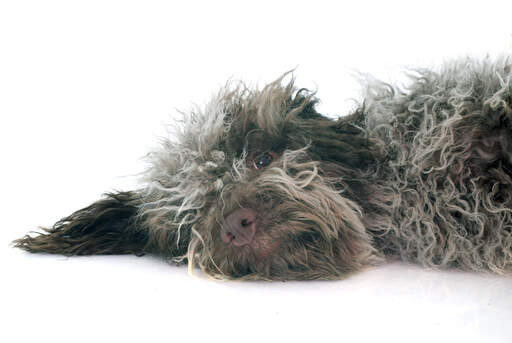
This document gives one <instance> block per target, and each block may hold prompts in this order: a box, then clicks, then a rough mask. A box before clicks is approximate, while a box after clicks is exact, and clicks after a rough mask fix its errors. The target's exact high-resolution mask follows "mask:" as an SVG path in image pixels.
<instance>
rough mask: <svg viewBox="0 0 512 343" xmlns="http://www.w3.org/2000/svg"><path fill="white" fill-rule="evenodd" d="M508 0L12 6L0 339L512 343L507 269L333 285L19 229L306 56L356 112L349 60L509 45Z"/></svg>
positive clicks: (6, 24) (49, 215) (394, 61)
mask: <svg viewBox="0 0 512 343" xmlns="http://www.w3.org/2000/svg"><path fill="white" fill-rule="evenodd" d="M510 13H512V5H510V2H507V1H500V2H493V1H486V2H481V1H478V2H471V1H463V2H462V1H461V2H455V1H453V2H452V1H450V2H447V1H442V2H436V1H430V2H428V3H427V2H425V3H424V4H423V5H422V4H420V3H418V2H411V1H407V2H406V1H404V2H389V1H380V2H369V1H358V2H357V5H337V6H336V5H334V2H332V4H330V3H327V2H322V1H318V2H314V3H313V2H312V1H309V2H304V3H302V2H299V1H293V2H291V1H281V2H277V1H276V2H273V1H258V2H255V1H254V2H242V1H236V2H235V1H233V2H226V1H209V2H196V1H187V2H179V5H177V4H174V3H172V2H170V1H140V2H137V1H105V0H102V1H87V2H82V3H81V4H78V3H77V2H72V1H22V0H17V1H2V2H0V119H1V122H0V152H1V155H0V156H2V167H1V168H0V173H1V178H0V182H1V184H0V187H1V188H0V189H1V192H2V193H1V194H2V196H1V197H0V208H1V209H2V223H3V224H2V230H0V238H1V241H0V242H1V246H0V254H1V255H0V258H1V261H2V271H3V273H2V274H3V281H2V282H1V283H0V290H1V292H0V294H1V299H0V300H1V302H0V304H1V306H0V311H1V314H2V316H3V319H2V321H1V324H0V341H1V342H29V341H37V342H91V341H94V342H107V341H110V342H141V341H144V342H153V341H164V342H166V341H172V342H174V341H187V342H188V341H191V342H196V341H223V342H234V341H237V342H238V341H249V342H274V341H286V342H288V341H290V342H296V341H308V342H309V341H313V342H317V341H318V342H331V341H348V342H370V341H372V342H373V341H379V342H433V341H435V342H511V341H512V333H511V329H510V325H509V323H510V319H511V318H512V278H505V277H497V276H492V275H477V274H470V273H463V272H453V271H451V272H447V271H443V272H438V271H428V270H424V269H422V268H419V267H416V266H411V265H406V264H402V263H393V264H390V265H386V266H383V267H379V268H373V269H370V270H367V271H364V272H362V273H359V274H357V275H355V276H353V277H351V278H349V279H347V280H343V281H337V282H288V283H264V282H257V283H240V282H214V281H210V280H207V279H205V278H203V277H200V276H199V277H191V276H189V275H187V272H186V268H183V267H174V266H168V265H167V264H166V263H165V262H163V261H160V260H157V259H154V258H151V257H142V258H137V257H131V256H121V257H115V256H114V257H82V258H65V257H61V256H45V255H30V254H26V253H23V252H21V251H16V250H14V249H11V248H9V247H8V242H10V241H11V240H12V239H14V238H17V237H19V236H21V235H23V234H24V233H25V232H27V231H28V230H32V229H35V228H36V227H37V226H38V225H51V224H52V223H53V222H55V221H56V220H58V219H60V218H61V217H62V216H65V215H68V214H70V213H71V212H72V211H74V210H76V209H78V208H81V207H84V206H86V205H88V204H89V203H90V202H92V201H94V200H96V199H97V198H98V197H99V195H100V194H101V193H103V192H105V191H109V190H112V189H125V190H128V189H130V188H131V187H134V185H135V181H134V178H133V177H131V176H130V175H134V174H136V173H139V172H140V171H142V169H143V167H144V166H143V164H142V162H141V161H140V160H138V158H140V157H142V156H143V155H144V154H145V152H146V151H147V149H148V148H149V147H151V146H153V145H154V144H155V142H156V140H157V136H159V135H162V134H163V133H164V130H163V126H162V124H163V123H166V122H169V116H170V115H171V116H172V115H174V114H175V113H176V112H175V110H174V108H179V109H185V110H186V109H187V108H188V107H189V105H190V103H191V102H196V103H202V102H205V101H206V100H208V98H209V97H210V95H211V94H212V93H214V92H215V91H216V89H217V88H218V87H219V86H221V85H222V84H224V82H225V81H226V80H227V79H228V78H230V77H233V78H243V79H244V80H247V81H249V82H253V83H259V84H263V83H266V82H268V81H271V80H273V79H275V78H276V77H278V76H279V75H280V74H281V73H283V72H284V71H287V70H289V69H291V68H294V67H297V66H298V69H297V71H296V75H297V79H298V81H297V84H298V85H299V86H304V87H309V88H318V96H319V97H320V99H322V103H321V104H320V107H319V110H320V111H322V112H324V113H328V114H331V115H339V114H345V113H347V111H348V110H349V109H350V108H351V106H352V103H351V102H350V101H347V99H350V98H353V97H357V94H358V93H357V90H358V88H357V83H356V81H354V80H353V79H352V78H350V76H349V75H350V74H351V73H352V70H353V69H358V70H361V71H364V72H369V73H371V74H374V75H377V76H378V77H381V78H384V79H385V80H403V78H402V77H401V75H400V74H399V73H398V71H399V69H400V67H401V66H414V65H421V66H425V65H433V64H435V63H437V62H439V61H441V60H443V59H445V58H449V57H453V56H457V55H464V54H466V53H472V54H477V55H484V54H486V53H490V54H491V55H493V54H496V53H497V52H506V53H511V52H512V46H511V43H512V36H511V35H512V26H511V25H510V23H511V20H510Z"/></svg>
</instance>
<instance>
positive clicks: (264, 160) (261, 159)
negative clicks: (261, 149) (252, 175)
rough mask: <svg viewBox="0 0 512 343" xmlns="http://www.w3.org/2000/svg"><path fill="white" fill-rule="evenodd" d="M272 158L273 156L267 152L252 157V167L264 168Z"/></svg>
mask: <svg viewBox="0 0 512 343" xmlns="http://www.w3.org/2000/svg"><path fill="white" fill-rule="evenodd" d="M273 160H274V158H273V157H272V155H271V154H270V153H268V152H267V153H265V154H261V155H259V156H258V157H256V158H255V159H254V161H253V162H254V168H256V169H261V168H265V167H266V166H268V165H269V164H270V163H272V161H273Z"/></svg>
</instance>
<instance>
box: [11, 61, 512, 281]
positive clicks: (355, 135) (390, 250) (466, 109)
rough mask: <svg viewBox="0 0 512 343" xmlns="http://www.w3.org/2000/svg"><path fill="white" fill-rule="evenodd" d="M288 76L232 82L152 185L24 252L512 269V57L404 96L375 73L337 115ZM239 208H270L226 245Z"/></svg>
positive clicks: (338, 270)
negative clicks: (319, 107) (398, 261)
mask: <svg viewBox="0 0 512 343" xmlns="http://www.w3.org/2000/svg"><path fill="white" fill-rule="evenodd" d="M287 75H288V73H287V74H285V75H283V76H282V77H281V78H279V79H277V80H276V81H274V82H272V83H271V84H269V85H267V86H265V87H264V88H263V89H260V90H258V89H251V88H249V87H247V86H245V85H244V84H243V83H234V84H233V83H230V84H228V85H226V87H225V88H224V89H222V90H221V91H220V92H219V93H218V94H217V96H215V97H214V99H213V100H212V101H211V102H210V103H208V104H207V105H206V106H204V108H194V109H193V110H192V111H190V113H188V114H184V119H183V122H181V123H178V124H177V125H176V128H175V132H173V135H172V136H173V137H172V138H169V139H165V140H164V141H163V142H162V144H161V146H160V147H159V148H158V149H156V150H155V151H153V152H152V153H151V154H149V157H148V164H149V168H148V169H147V171H146V173H145V175H144V187H142V188H141V189H138V190H135V191H132V192H119V193H113V194H109V195H107V198H106V199H103V200H100V201H98V202H96V203H94V204H92V205H91V206H90V207H88V208H85V209H82V210H79V211H77V212H76V213H74V214H72V215H71V216H69V217H67V218H64V219H63V220H61V221H59V222H58V223H57V224H55V225H54V226H53V227H52V228H50V229H47V230H46V232H44V233H42V234H39V235H36V236H25V237H23V238H21V239H19V240H17V241H15V246H17V247H19V248H22V249H25V250H27V251H30V252H49V253H62V254H67V255H75V254H105V253H107V254H117V253H135V254H142V253H153V254H159V255H161V256H164V257H165V258H167V259H170V260H173V261H175V262H178V263H188V265H189V268H190V269H193V268H194V267H198V268H200V269H201V270H202V271H203V272H205V273H206V274H208V275H210V276H212V277H215V278H221V279H225V278H229V279H234V278H237V279H266V280H288V279H338V278H343V277H345V276H347V275H349V274H350V273H353V272H355V271H358V270H361V269H362V268H364V266H367V265H371V264H378V263H381V262H383V261H385V260H386V259H389V258H398V257H400V258H402V259H404V260H408V261H415V262H418V263H420V264H423V265H425V266H428V267H442V268H446V267H458V268H462V269H466V270H474V271H492V272H495V273H500V274H506V273H510V272H511V270H512V217H511V216H512V182H511V181H512V180H511V178H512V152H511V151H512V150H511V145H512V122H511V120H512V109H511V105H512V83H511V80H510V79H511V75H512V73H511V65H510V64H509V62H508V60H507V59H499V60H496V61H491V60H490V59H486V60H483V61H477V60H473V59H464V60H456V61H452V62H449V63H446V64H445V65H444V66H443V67H442V68H440V69H439V70H437V71H436V70H430V69H419V70H416V71H414V72H413V73H412V74H411V75H410V78H411V81H412V82H411V84H410V85H409V86H408V87H406V88H404V89H400V88H397V87H393V86H390V85H387V84H385V83H382V82H379V81H377V80H373V79H371V78H369V77H368V82H367V87H366V92H365V96H364V99H365V100H364V103H363V104H360V105H359V106H358V108H357V109H356V110H355V111H354V112H353V113H352V114H350V115H348V116H346V117H342V118H339V119H337V120H331V119H329V118H327V117H325V116H323V115H321V114H319V113H318V112H317V111H316V109H315V104H316V103H317V99H316V98H315V95H314V94H313V93H311V92H309V91H307V90H305V89H299V90H297V89H296V88H295V86H294V80H293V78H292V79H291V80H290V81H289V82H288V83H284V81H283V79H284V78H285V77H286V76H287ZM262 154H264V155H266V156H267V158H270V157H271V163H270V164H269V165H266V166H264V167H262V168H258V167H257V165H256V164H257V163H256V161H257V159H258V157H259V156H261V155H262ZM269 156H270V157H269ZM238 209H251V211H253V212H254V213H256V214H257V215H256V218H257V223H258V229H257V230H256V232H255V236H254V238H253V239H252V240H250V242H249V243H248V244H244V245H243V246H235V245H233V244H229V243H226V242H225V241H223V240H222V239H221V232H222V230H225V228H226V227H227V226H229V224H228V223H227V220H226V218H227V217H228V216H229V215H230V214H232V213H235V212H236V211H237V210H238Z"/></svg>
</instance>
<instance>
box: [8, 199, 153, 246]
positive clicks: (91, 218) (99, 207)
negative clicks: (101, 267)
mask: <svg viewBox="0 0 512 343" xmlns="http://www.w3.org/2000/svg"><path fill="white" fill-rule="evenodd" d="M139 201H140V200H139V196H138V194H137V193H136V192H117V193H109V194H106V197H105V198H104V199H102V200H99V201H97V202H95V203H93V204H92V205H90V206H88V207H85V208H83V209H81V210H78V211H76V212H74V213H73V214H71V215H70V216H68V217H66V218H63V219H61V220H59V221H58V222H57V223H55V225H53V226H52V227H50V228H43V230H44V232H43V233H38V234H37V235H35V236H29V235H26V236H24V237H22V238H20V239H18V240H15V241H14V242H13V243H14V246H15V247H17V248H20V249H23V250H26V251H29V252H46V253H52V254H64V255H93V254H137V255H140V254H143V253H144V248H145V245H146V243H147V240H148V238H147V231H146V230H145V229H144V228H143V227H140V226H139V225H138V221H137V217H136V215H137V204H138V203H139Z"/></svg>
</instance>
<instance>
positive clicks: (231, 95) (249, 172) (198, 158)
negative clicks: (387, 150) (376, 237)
mask: <svg viewBox="0 0 512 343" xmlns="http://www.w3.org/2000/svg"><path fill="white" fill-rule="evenodd" d="M283 77H284V76H283ZM315 103H316V99H315V98H314V96H313V94H312V93H311V92H309V91H307V90H304V89H302V90H296V89H295V88H294V85H293V79H292V80H291V81H290V82H289V83H287V84H285V85H283V80H282V78H280V79H278V80H276V81H275V82H273V83H271V84H269V85H267V86H266V87H264V88H263V89H261V90H251V89H249V88H247V87H246V86H245V85H243V84H236V85H234V86H233V85H228V86H227V87H226V88H225V89H223V90H222V91H221V92H220V93H219V94H218V96H216V97H215V98H214V99H213V101H211V102H210V103H209V104H208V105H207V106H206V107H205V108H203V109H199V108H196V109H195V110H193V111H191V113H188V114H186V115H185V116H184V117H185V118H184V121H183V122H182V123H181V124H180V125H178V126H177V129H176V130H175V132H173V134H172V136H173V137H172V138H171V139H167V140H165V141H164V142H163V144H162V146H161V148H160V149H158V150H157V151H155V152H153V153H151V154H150V155H149V160H150V167H149V169H148V171H147V174H146V180H145V181H146V182H147V188H146V189H145V192H144V194H143V197H144V199H145V200H144V203H143V204H142V205H140V207H139V220H140V221H141V222H142V223H143V225H144V226H145V227H147V228H148V230H149V231H148V243H147V247H148V249H149V250H153V251H158V252H160V253H161V254H164V255H167V256H169V257H171V258H172V259H174V260H176V261H187V262H188V263H189V266H190V267H191V268H193V267H194V266H199V267H200V268H201V269H202V270H203V271H204V272H206V273H207V274H209V275H212V276H214V277H218V278H245V279H312V278H340V277H341V276H343V275H346V274H348V273H350V272H351V271H354V270H356V269H358V268H360V267H361V266H362V265H365V264H368V263H370V262H371V261H372V260H374V259H375V258H376V256H375V255H376V254H375V249H374V247H373V246H372V241H371V237H370V236H369V234H368V233H367V231H366V229H365V224H364V220H363V214H362V211H363V208H362V205H361V204H359V203H358V202H359V201H360V200H361V199H365V198H366V197H369V196H371V195H369V194H364V193H365V192H368V191H369V189H368V188H365V182H364V180H363V178H364V175H368V173H369V170H371V169H372V168H373V167H374V165H375V161H376V159H377V157H376V155H377V152H376V150H375V147H372V144H371V140H370V138H369V137H368V136H367V135H366V133H365V132H364V131H363V130H361V129H360V128H359V127H358V124H360V123H359V122H358V121H359V120H361V118H360V114H358V113H355V114H353V115H352V116H349V117H346V118H342V119H340V120H338V121H333V120H331V119H328V118H326V117H324V116H322V115H320V114H318V113H317V112H316V110H315ZM357 180H359V181H357Z"/></svg>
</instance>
